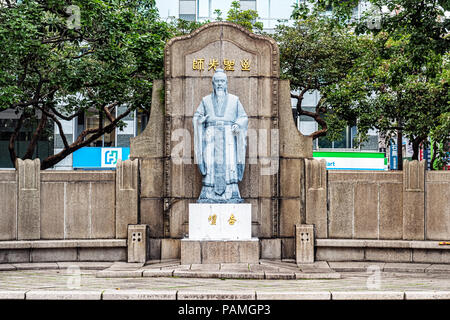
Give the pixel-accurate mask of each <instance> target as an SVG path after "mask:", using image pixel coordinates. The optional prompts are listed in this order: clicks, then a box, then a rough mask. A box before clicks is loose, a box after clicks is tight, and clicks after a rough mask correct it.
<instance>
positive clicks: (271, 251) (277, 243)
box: [259, 239, 281, 260]
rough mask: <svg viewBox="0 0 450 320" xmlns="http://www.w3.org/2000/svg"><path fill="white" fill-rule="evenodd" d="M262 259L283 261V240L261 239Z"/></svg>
mask: <svg viewBox="0 0 450 320" xmlns="http://www.w3.org/2000/svg"><path fill="white" fill-rule="evenodd" d="M259 242H260V245H261V258H263V259H278V260H280V259H281V239H261V240H260V241H259Z"/></svg>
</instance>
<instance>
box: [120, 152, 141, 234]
mask: <svg viewBox="0 0 450 320" xmlns="http://www.w3.org/2000/svg"><path fill="white" fill-rule="evenodd" d="M138 174H139V161H138V160H137V159H136V160H133V161H131V160H126V161H121V160H119V161H118V162H117V166H116V238H118V239H123V238H126V237H127V229H128V225H129V224H137V223H138V221H137V219H138V207H139V196H138V180H139V177H138Z"/></svg>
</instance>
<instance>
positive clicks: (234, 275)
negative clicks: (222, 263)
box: [218, 271, 265, 280]
mask: <svg viewBox="0 0 450 320" xmlns="http://www.w3.org/2000/svg"><path fill="white" fill-rule="evenodd" d="M218 275H219V278H221V279H259V280H262V279H264V278H265V277H264V272H237V271H220V272H219V274H218Z"/></svg>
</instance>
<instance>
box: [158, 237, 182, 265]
mask: <svg viewBox="0 0 450 320" xmlns="http://www.w3.org/2000/svg"><path fill="white" fill-rule="evenodd" d="M180 247H181V244H180V239H161V260H164V259H180V257H181V250H180V249H181V248H180Z"/></svg>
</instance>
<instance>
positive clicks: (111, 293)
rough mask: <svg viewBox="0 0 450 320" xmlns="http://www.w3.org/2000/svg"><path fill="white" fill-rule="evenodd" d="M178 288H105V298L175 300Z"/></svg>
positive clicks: (103, 296)
mask: <svg viewBox="0 0 450 320" xmlns="http://www.w3.org/2000/svg"><path fill="white" fill-rule="evenodd" d="M176 295H177V291H176V290H105V291H104V292H103V295H102V299H103V300H175V299H176Z"/></svg>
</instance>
